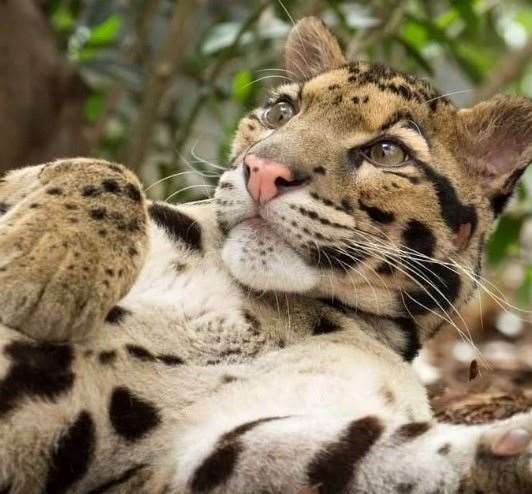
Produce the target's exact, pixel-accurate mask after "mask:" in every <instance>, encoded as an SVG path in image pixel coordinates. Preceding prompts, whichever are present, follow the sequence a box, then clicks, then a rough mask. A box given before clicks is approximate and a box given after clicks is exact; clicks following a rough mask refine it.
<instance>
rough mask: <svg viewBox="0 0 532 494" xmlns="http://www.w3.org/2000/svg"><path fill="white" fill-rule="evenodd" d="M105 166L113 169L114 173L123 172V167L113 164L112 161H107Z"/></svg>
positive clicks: (121, 173)
mask: <svg viewBox="0 0 532 494" xmlns="http://www.w3.org/2000/svg"><path fill="white" fill-rule="evenodd" d="M107 167H108V168H110V169H111V170H113V171H115V172H116V173H120V175H123V174H124V169H123V168H122V167H121V166H119V165H115V164H114V163H107Z"/></svg>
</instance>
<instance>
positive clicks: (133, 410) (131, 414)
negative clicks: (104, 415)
mask: <svg viewBox="0 0 532 494" xmlns="http://www.w3.org/2000/svg"><path fill="white" fill-rule="evenodd" d="M109 419H110V421H111V424H112V426H113V429H114V430H115V432H116V433H117V434H118V435H119V436H120V437H122V438H124V439H125V440H127V441H131V442H133V441H138V440H140V439H142V438H143V437H144V436H146V434H148V433H149V432H150V431H152V430H153V429H155V428H156V427H157V426H158V425H159V424H160V423H161V417H160V415H159V411H158V410H157V408H156V407H155V405H153V404H152V403H150V402H148V401H146V400H144V399H142V398H139V397H138V396H136V395H135V394H134V393H133V392H132V391H131V390H130V389H128V388H126V387H125V386H118V387H116V388H115V389H114V390H113V392H112V394H111V400H110V403H109Z"/></svg>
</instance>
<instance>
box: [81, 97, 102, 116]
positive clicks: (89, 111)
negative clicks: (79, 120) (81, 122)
mask: <svg viewBox="0 0 532 494" xmlns="http://www.w3.org/2000/svg"><path fill="white" fill-rule="evenodd" d="M103 105H104V96H103V93H102V92H100V91H95V92H93V93H91V94H90V95H89V97H88V98H87V99H86V101H85V105H84V108H83V114H84V116H85V120H87V121H88V122H91V123H92V122H95V121H96V119H97V118H98V116H99V115H100V114H101V112H102V110H103Z"/></svg>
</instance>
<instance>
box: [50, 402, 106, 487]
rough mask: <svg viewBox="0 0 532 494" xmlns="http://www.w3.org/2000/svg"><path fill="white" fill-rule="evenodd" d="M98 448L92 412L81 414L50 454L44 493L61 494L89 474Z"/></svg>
mask: <svg viewBox="0 0 532 494" xmlns="http://www.w3.org/2000/svg"><path fill="white" fill-rule="evenodd" d="M95 446H96V430H95V425H94V421H93V420H92V418H91V416H90V414H89V412H87V411H82V412H81V413H80V414H79V416H78V418H77V419H76V421H75V422H74V423H73V424H72V425H71V426H70V427H69V428H68V429H67V430H66V431H65V432H64V433H63V434H62V435H61V437H60V438H59V441H58V443H57V446H56V447H55V448H54V449H53V451H52V452H51V455H50V466H49V469H48V475H47V478H46V486H45V488H44V491H43V492H45V493H50V494H51V493H54V494H62V493H63V492H67V491H68V490H70V488H71V487H72V486H73V485H74V484H75V483H76V482H77V481H78V480H80V479H81V478H82V477H83V476H84V475H85V474H86V473H87V471H88V469H89V466H90V463H91V461H92V459H93V456H94V450H95Z"/></svg>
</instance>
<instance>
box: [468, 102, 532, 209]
mask: <svg viewBox="0 0 532 494" xmlns="http://www.w3.org/2000/svg"><path fill="white" fill-rule="evenodd" d="M458 118H459V126H458V142H459V143H460V153H461V154H463V155H465V157H466V161H467V162H468V165H469V168H468V172H469V173H473V174H475V175H476V176H477V177H478V179H479V181H480V184H481V187H482V190H483V191H484V193H485V194H486V195H487V196H488V198H489V199H490V201H491V204H492V207H493V210H494V212H495V214H496V215H497V214H499V213H500V212H501V211H502V210H503V209H504V206H505V205H506V203H507V201H508V199H509V198H510V196H511V194H512V192H513V189H514V186H515V184H516V182H517V180H518V179H519V177H520V176H521V175H522V173H523V172H524V171H525V169H526V167H527V166H528V165H529V164H530V162H531V161H532V100H531V99H529V98H525V97H518V96H495V97H493V98H491V99H489V100H487V101H484V102H482V103H478V104H477V105H475V106H473V107H472V108H467V109H464V110H460V111H459V112H458Z"/></svg>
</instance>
